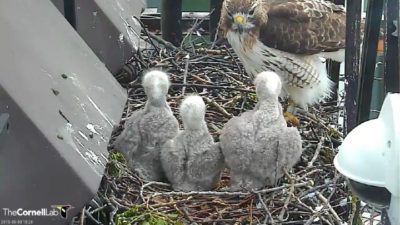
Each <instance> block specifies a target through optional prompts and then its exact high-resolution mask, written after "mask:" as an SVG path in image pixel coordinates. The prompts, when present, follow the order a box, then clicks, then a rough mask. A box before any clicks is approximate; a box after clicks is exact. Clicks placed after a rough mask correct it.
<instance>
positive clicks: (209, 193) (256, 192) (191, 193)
mask: <svg viewBox="0 0 400 225" xmlns="http://www.w3.org/2000/svg"><path fill="white" fill-rule="evenodd" d="M150 183H151V182H150ZM150 183H147V185H146V187H147V186H149V185H148V184H150ZM154 183H159V182H154ZM163 184H164V183H163ZM310 184H311V182H309V181H307V182H302V183H297V184H294V185H293V186H294V187H305V186H309V185H310ZM289 187H290V185H287V184H285V185H282V186H279V187H274V188H267V189H262V190H259V191H252V192H250V191H249V192H240V191H235V192H229V191H189V192H178V191H170V192H154V193H153V195H152V196H151V197H156V196H162V195H167V196H170V195H176V196H189V195H214V196H238V195H241V196H246V195H250V194H258V193H260V194H264V193H270V192H274V191H279V190H282V189H286V188H289Z"/></svg>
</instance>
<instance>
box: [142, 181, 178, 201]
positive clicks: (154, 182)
mask: <svg viewBox="0 0 400 225" xmlns="http://www.w3.org/2000/svg"><path fill="white" fill-rule="evenodd" d="M151 185H162V186H171V185H169V184H166V183H162V182H157V181H150V182H149V183H147V184H144V185H143V186H142V187H140V198H141V199H142V201H143V203H146V199H145V198H144V194H143V193H144V189H145V188H146V187H149V186H151ZM150 199H151V196H150V198H149V199H148V201H150ZM147 204H148V202H147Z"/></svg>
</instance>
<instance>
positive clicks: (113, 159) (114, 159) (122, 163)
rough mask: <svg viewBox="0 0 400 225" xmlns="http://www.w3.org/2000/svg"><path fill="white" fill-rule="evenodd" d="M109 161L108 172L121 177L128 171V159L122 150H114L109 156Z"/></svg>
mask: <svg viewBox="0 0 400 225" xmlns="http://www.w3.org/2000/svg"><path fill="white" fill-rule="evenodd" d="M108 158H109V161H108V164H107V166H106V174H108V175H110V176H113V177H121V176H122V175H123V174H124V171H126V160H125V158H124V156H123V155H122V153H121V152H119V151H112V152H110V156H109V157H108Z"/></svg>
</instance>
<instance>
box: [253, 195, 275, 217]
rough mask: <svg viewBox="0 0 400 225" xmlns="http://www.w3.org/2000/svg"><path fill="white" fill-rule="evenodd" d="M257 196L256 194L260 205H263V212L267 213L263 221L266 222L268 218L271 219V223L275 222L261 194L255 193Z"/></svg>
mask: <svg viewBox="0 0 400 225" xmlns="http://www.w3.org/2000/svg"><path fill="white" fill-rule="evenodd" d="M257 196H258V199H259V200H260V202H261V205H262V206H263V208H264V210H265V212H266V213H267V216H265V218H264V222H263V223H264V224H267V222H268V218H269V219H270V220H271V224H275V221H274V218H272V215H271V212H270V211H269V210H268V207H267V205H266V204H265V202H264V199H263V198H262V196H261V194H260V193H257Z"/></svg>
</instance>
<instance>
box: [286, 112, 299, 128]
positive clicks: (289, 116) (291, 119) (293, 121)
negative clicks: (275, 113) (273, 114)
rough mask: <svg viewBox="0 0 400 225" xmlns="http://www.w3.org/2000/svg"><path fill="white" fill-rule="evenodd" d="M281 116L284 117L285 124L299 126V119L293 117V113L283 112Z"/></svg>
mask: <svg viewBox="0 0 400 225" xmlns="http://www.w3.org/2000/svg"><path fill="white" fill-rule="evenodd" d="M283 116H284V117H285V120H286V122H290V123H291V124H292V125H293V126H296V127H298V126H300V119H299V118H298V117H297V116H295V115H293V113H291V112H287V111H286V112H284V113H283Z"/></svg>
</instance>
